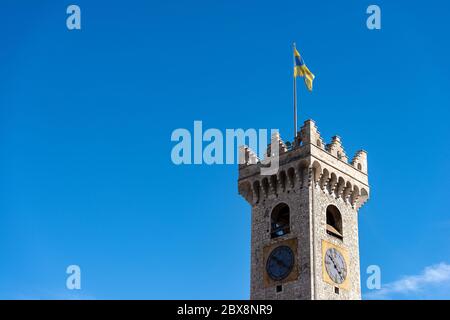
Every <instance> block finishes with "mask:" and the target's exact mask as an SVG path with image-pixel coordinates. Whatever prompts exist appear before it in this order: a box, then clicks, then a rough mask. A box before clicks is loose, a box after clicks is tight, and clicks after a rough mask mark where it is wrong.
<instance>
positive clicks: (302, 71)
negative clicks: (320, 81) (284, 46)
mask: <svg viewBox="0 0 450 320" xmlns="http://www.w3.org/2000/svg"><path fill="white" fill-rule="evenodd" d="M294 77H303V78H304V80H305V85H306V87H307V88H308V90H309V91H312V88H313V80H314V78H315V76H314V75H313V74H312V72H311V71H309V69H308V67H307V66H306V65H305V62H304V61H303V58H302V57H301V56H300V53H299V52H298V51H297V49H296V48H295V47H294Z"/></svg>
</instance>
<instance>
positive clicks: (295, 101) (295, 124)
mask: <svg viewBox="0 0 450 320" xmlns="http://www.w3.org/2000/svg"><path fill="white" fill-rule="evenodd" d="M294 52H295V42H294V43H293V44H292V56H293V62H294V68H293V71H294V73H293V78H294V83H293V85H294V88H293V90H294V144H295V143H296V139H297V80H296V78H297V77H296V76H295V55H294Z"/></svg>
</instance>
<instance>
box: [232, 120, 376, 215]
mask: <svg viewBox="0 0 450 320" xmlns="http://www.w3.org/2000/svg"><path fill="white" fill-rule="evenodd" d="M274 138H275V139H278V141H279V145H280V149H279V167H280V168H279V170H278V174H277V175H275V176H276V177H278V178H280V179H284V180H285V178H284V177H285V176H286V174H287V173H288V170H290V171H291V172H292V170H295V177H297V179H300V178H299V177H303V176H304V173H303V172H301V171H302V170H304V168H309V169H310V171H311V172H312V174H310V176H311V180H312V181H314V183H315V184H319V185H320V186H321V187H322V188H328V189H329V190H333V191H334V192H336V193H337V195H338V196H339V193H342V195H343V196H344V191H345V193H346V194H345V196H347V197H349V195H351V194H355V197H354V198H357V197H356V194H359V198H360V200H362V199H364V202H365V200H367V199H368V197H369V182H368V171H367V168H368V166H367V152H366V151H364V150H360V151H358V152H356V154H355V156H354V157H353V158H352V160H351V162H350V163H349V162H348V157H347V155H346V153H345V150H344V148H343V146H342V142H341V138H340V137H339V136H334V137H333V138H332V141H331V142H330V143H329V144H327V145H325V144H324V142H323V139H322V137H321V135H320V132H319V130H318V129H317V126H316V124H315V122H314V121H313V120H307V121H305V122H304V124H303V126H302V127H301V129H300V131H299V132H298V134H297V137H296V139H295V140H296V141H294V143H293V144H292V146H291V148H287V147H286V144H285V143H284V142H283V141H282V140H281V138H280V137H279V135H277V136H272V143H274ZM272 143H271V144H272ZM271 144H270V145H269V146H268V152H267V157H270V155H271V153H272V152H271ZM244 150H245V152H244V153H243V154H244V155H245V159H246V161H245V162H244V163H242V164H240V165H239V184H241V183H243V182H244V181H249V182H250V184H251V185H253V184H254V183H255V182H256V181H257V180H258V183H260V182H261V181H259V180H263V179H264V177H265V176H262V175H260V173H261V170H260V168H261V165H262V163H261V161H259V159H258V158H257V157H256V155H255V153H254V152H253V151H252V150H250V149H249V148H248V147H245V148H244ZM266 177H267V178H270V177H268V176H266ZM273 178H274V177H273V176H272V180H273ZM269 182H270V179H269ZM343 182H345V185H344V186H342V183H343ZM301 183H303V181H302V182H301ZM274 184H275V181H274ZM330 184H333V185H330ZM337 185H339V186H337ZM241 188H242V187H240V189H241ZM349 188H351V190H350V189H349ZM362 204H363V203H359V205H358V207H360V206H361V205H362Z"/></svg>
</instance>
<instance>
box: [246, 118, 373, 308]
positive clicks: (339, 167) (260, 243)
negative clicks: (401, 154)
mask: <svg viewBox="0 0 450 320" xmlns="http://www.w3.org/2000/svg"><path fill="white" fill-rule="evenodd" d="M273 143H278V144H279V147H280V148H279V166H280V168H279V170H278V172H277V174H274V175H271V176H267V175H261V170H260V166H261V162H260V160H259V159H258V158H256V156H255V154H254V152H252V151H251V150H249V149H248V148H244V149H243V152H244V158H243V159H245V160H246V161H245V163H243V164H241V165H240V166H239V180H238V185H239V193H240V194H241V195H242V196H243V197H244V198H245V200H246V201H247V202H248V203H249V204H250V205H251V208H252V219H251V221H252V226H251V228H252V230H251V289H250V290H251V293H250V295H251V299H361V286H360V265H359V244H358V211H359V209H360V207H361V206H362V205H363V204H364V203H365V202H366V201H367V199H368V198H369V183H368V176H367V154H366V152H365V151H358V152H357V153H356V155H355V156H354V157H353V159H352V160H351V161H350V162H349V161H348V158H347V156H346V154H345V151H344V149H343V147H342V145H341V140H340V138H339V137H337V136H336V137H333V139H332V141H331V143H329V144H327V145H325V144H324V143H323V140H322V138H321V136H320V133H319V131H318V130H317V127H316V125H315V123H314V121H312V120H308V121H306V122H305V123H304V125H303V127H302V128H301V130H300V132H299V133H298V136H297V141H296V142H295V143H294V145H293V147H292V148H289V149H288V148H287V147H286V145H285V144H284V142H283V141H281V139H280V138H279V136H275V137H274V138H273V139H272V144H273Z"/></svg>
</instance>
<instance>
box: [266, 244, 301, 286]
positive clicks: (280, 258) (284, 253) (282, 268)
mask: <svg viewBox="0 0 450 320" xmlns="http://www.w3.org/2000/svg"><path fill="white" fill-rule="evenodd" d="M293 266H294V253H293V252H292V250H291V248H289V247H288V246H279V247H277V248H275V249H274V250H273V251H272V252H271V253H270V255H269V258H268V259H267V263H266V271H267V274H268V275H269V277H271V278H272V279H273V280H275V281H279V280H283V279H284V278H286V277H287V276H288V275H289V273H291V271H292V268H293Z"/></svg>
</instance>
